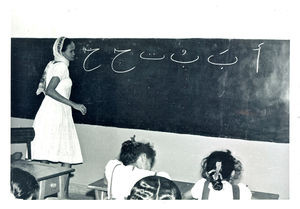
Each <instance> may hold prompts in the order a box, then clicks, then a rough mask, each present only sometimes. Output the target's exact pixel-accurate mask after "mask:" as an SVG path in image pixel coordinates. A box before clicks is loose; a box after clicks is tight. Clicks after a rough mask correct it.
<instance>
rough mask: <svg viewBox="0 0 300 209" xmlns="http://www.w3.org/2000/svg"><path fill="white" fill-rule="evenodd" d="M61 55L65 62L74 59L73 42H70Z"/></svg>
mask: <svg viewBox="0 0 300 209" xmlns="http://www.w3.org/2000/svg"><path fill="white" fill-rule="evenodd" d="M62 54H63V56H64V57H65V58H66V59H67V60H69V61H73V60H74V59H75V44H74V42H71V44H69V45H68V46H67V49H66V51H64V52H62Z"/></svg>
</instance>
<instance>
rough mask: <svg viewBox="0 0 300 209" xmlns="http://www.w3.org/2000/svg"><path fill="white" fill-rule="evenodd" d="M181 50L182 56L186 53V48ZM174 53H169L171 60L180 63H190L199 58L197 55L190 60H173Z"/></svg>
mask: <svg viewBox="0 0 300 209" xmlns="http://www.w3.org/2000/svg"><path fill="white" fill-rule="evenodd" d="M181 52H182V56H184V55H185V54H186V50H185V49H183V50H182V51H181ZM174 54H175V53H173V54H171V56H170V59H171V60H172V61H173V62H177V63H181V64H190V63H193V62H196V61H197V60H198V59H199V56H197V57H196V59H194V60H190V61H179V60H175V59H174V58H173V56H174Z"/></svg>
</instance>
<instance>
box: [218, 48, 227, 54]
mask: <svg viewBox="0 0 300 209" xmlns="http://www.w3.org/2000/svg"><path fill="white" fill-rule="evenodd" d="M228 51H229V49H226V50H225V51H223V52H220V53H219V55H221V54H224V53H225V52H228Z"/></svg>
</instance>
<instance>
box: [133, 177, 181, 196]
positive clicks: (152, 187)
mask: <svg viewBox="0 0 300 209" xmlns="http://www.w3.org/2000/svg"><path fill="white" fill-rule="evenodd" d="M180 199H181V193H180V190H179V189H178V187H177V186H176V184H175V183H174V182H173V181H171V180H170V179H167V178H164V177H161V176H147V177H145V178H142V179H141V180H139V181H138V182H136V183H135V185H134V187H133V188H132V189H131V193H130V195H129V197H128V200H180Z"/></svg>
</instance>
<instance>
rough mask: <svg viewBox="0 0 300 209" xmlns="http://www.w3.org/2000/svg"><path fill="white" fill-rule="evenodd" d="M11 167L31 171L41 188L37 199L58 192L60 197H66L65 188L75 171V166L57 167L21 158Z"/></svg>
mask: <svg viewBox="0 0 300 209" xmlns="http://www.w3.org/2000/svg"><path fill="white" fill-rule="evenodd" d="M11 167H16V168H20V169H22V170H25V171H27V172H29V173H31V174H32V175H33V176H34V177H35V178H36V179H37V181H38V183H39V185H40V190H39V192H38V194H37V199H44V198H45V197H47V196H49V195H53V194H56V193H57V197H58V199H66V196H65V193H64V192H63V191H64V188H65V186H66V180H67V178H68V175H69V174H70V173H71V172H73V171H75V169H74V168H66V167H57V166H54V165H50V164H45V163H39V162H34V161H26V160H19V161H15V162H13V163H12V164H11Z"/></svg>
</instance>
